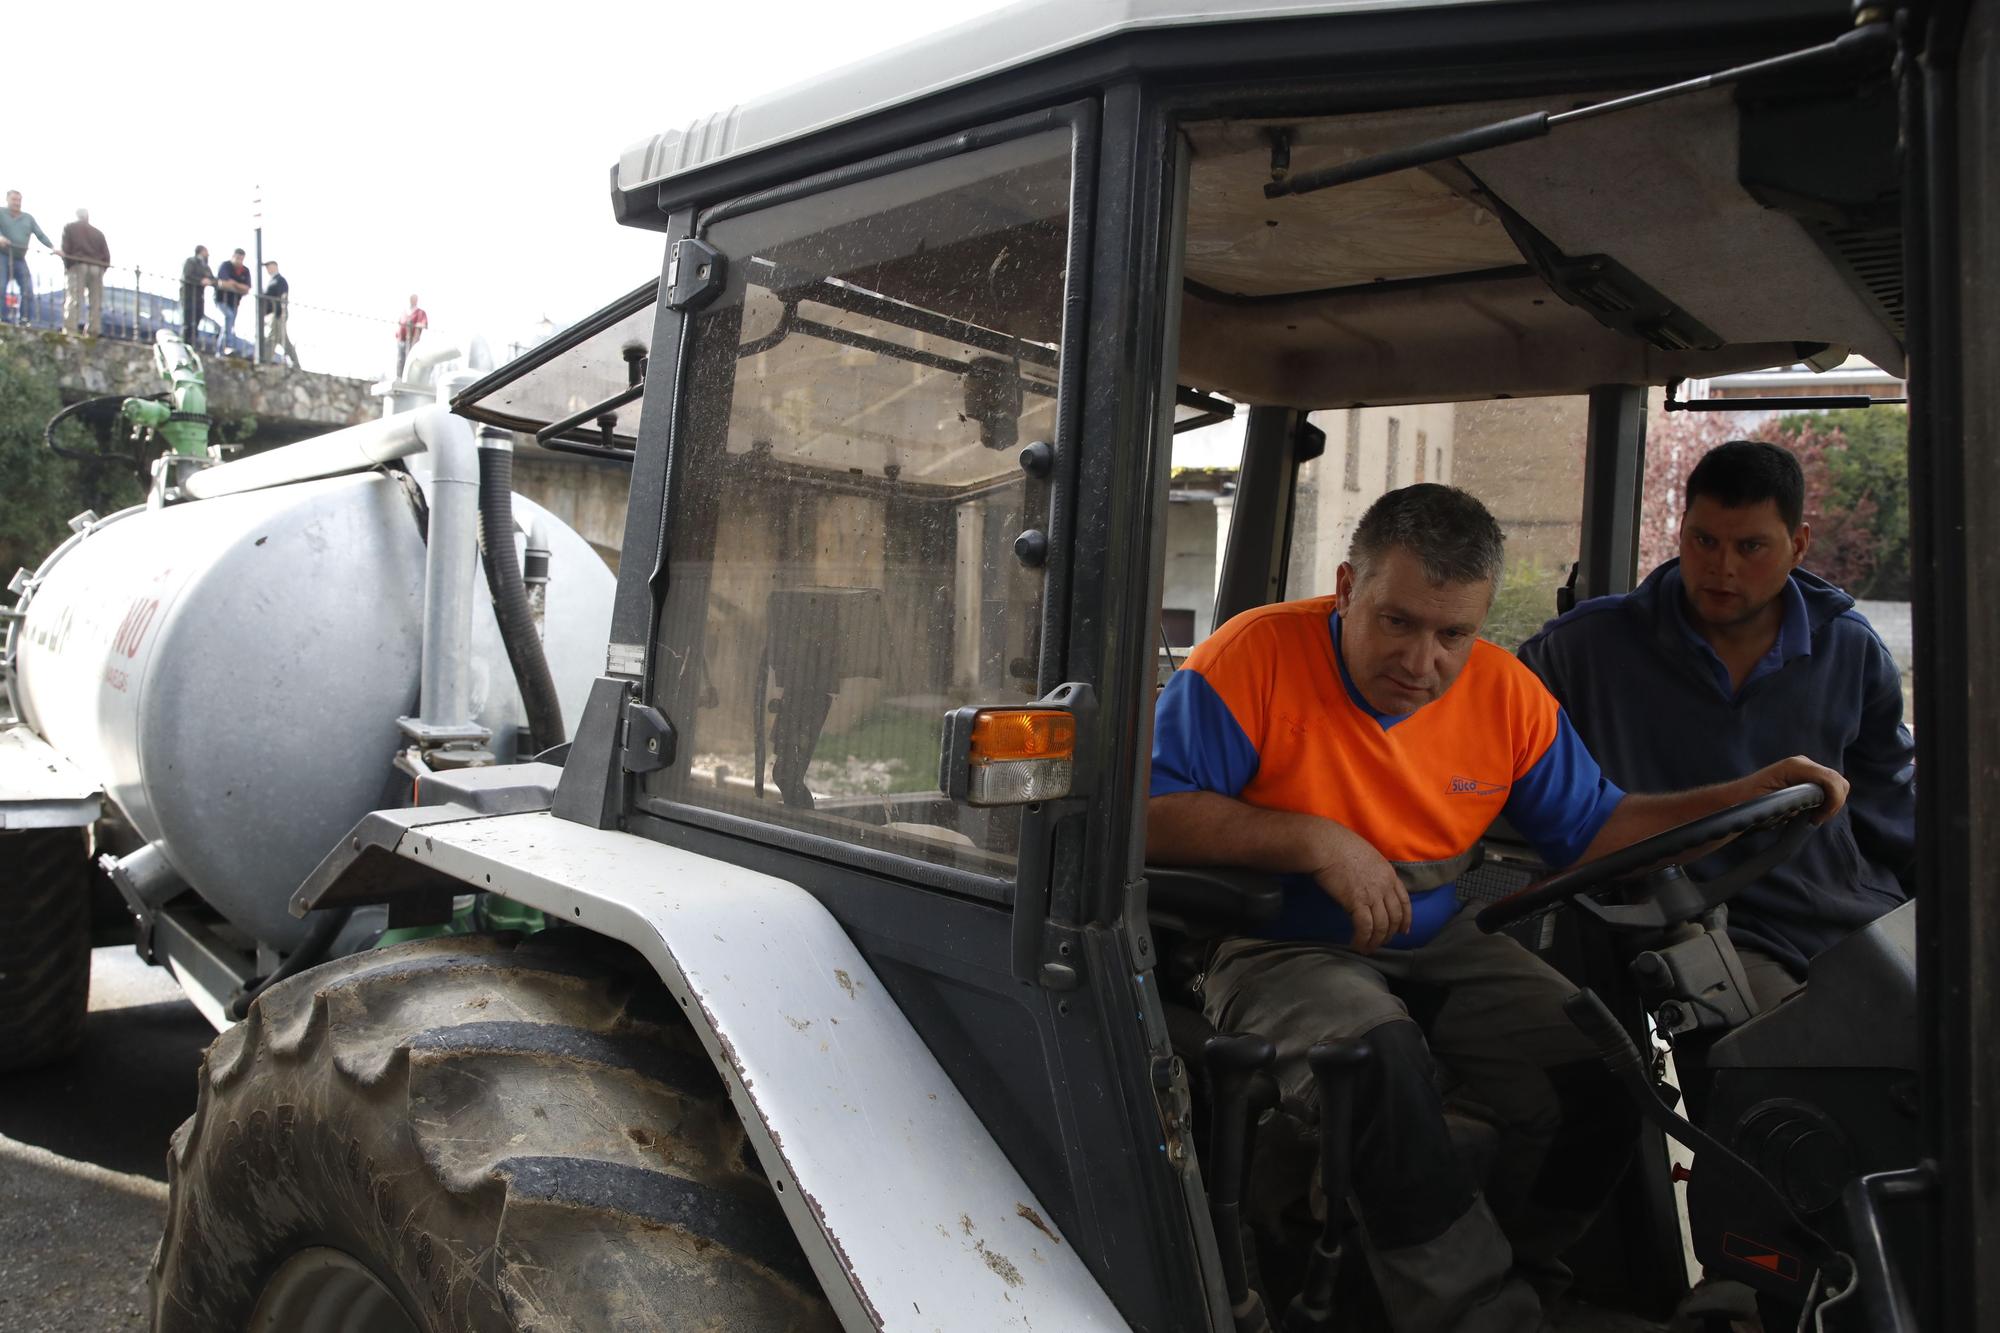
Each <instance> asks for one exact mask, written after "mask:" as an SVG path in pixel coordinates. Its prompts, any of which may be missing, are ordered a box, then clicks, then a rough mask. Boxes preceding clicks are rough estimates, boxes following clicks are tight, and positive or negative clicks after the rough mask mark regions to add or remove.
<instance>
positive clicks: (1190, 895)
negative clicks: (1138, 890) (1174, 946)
mask: <svg viewBox="0 0 2000 1333" xmlns="http://www.w3.org/2000/svg"><path fill="white" fill-rule="evenodd" d="M1146 886H1147V895H1146V917H1147V919H1148V920H1149V921H1150V922H1151V923H1152V924H1153V927H1154V929H1156V930H1164V931H1171V932H1172V933H1173V934H1175V935H1180V936H1184V937H1186V938H1188V939H1199V940H1211V939H1216V938H1219V937H1220V936H1223V935H1238V934H1247V933H1248V932H1250V931H1253V930H1255V929H1257V927H1259V926H1262V925H1266V924H1268V923H1270V922H1271V921H1274V920H1276V919H1277V916H1278V910H1279V908H1280V907H1282V906H1283V905H1284V900H1285V895H1284V890H1283V889H1282V888H1281V887H1279V884H1278V880H1277V877H1276V876H1273V875H1267V874H1264V873H1262V872H1261V871H1255V870H1235V869H1225V868H1221V867H1216V866H1154V865H1149V866H1147V867H1146Z"/></svg>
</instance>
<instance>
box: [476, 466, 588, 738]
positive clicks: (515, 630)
mask: <svg viewBox="0 0 2000 1333" xmlns="http://www.w3.org/2000/svg"><path fill="white" fill-rule="evenodd" d="M479 561H480V563H481V564H482V565H484V566H485V567H486V590H487V591H488V592H490V593H491V594H493V615H494V618H495V619H497V620H498V621H499V622H500V641H501V642H502V643H503V644H505V645H506V646H507V662H508V664H509V665H510V666H512V667H513V668H514V684H515V685H516V686H518V687H519V688H520V691H521V705H522V707H523V708H525V709H526V710H527V713H528V751H529V753H531V754H538V753H540V752H541V751H543V750H546V749H548V748H550V747H551V746H555V745H561V744H562V743H563V742H564V741H565V740H568V739H569V737H568V735H567V733H565V732H564V730H563V720H562V701H561V700H560V699H558V698H556V682H555V677H553V676H551V675H550V674H549V659H548V656H547V655H546V654H545V653H543V652H542V640H541V636H540V635H538V634H536V633H535V617H534V613H533V612H532V611H530V610H529V609H528V587H527V584H526V583H525V582H523V581H522V579H521V561H520V557H519V556H517V555H515V553H514V451H513V449H511V448H499V447H494V446H490V445H487V444H484V443H482V444H481V445H480V447H479Z"/></svg>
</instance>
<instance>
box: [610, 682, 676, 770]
mask: <svg viewBox="0 0 2000 1333" xmlns="http://www.w3.org/2000/svg"><path fill="white" fill-rule="evenodd" d="M677 742H678V737H676V736H675V734H674V724H673V723H671V722H669V721H667V716H666V714H665V713H662V712H661V711H660V710H659V709H657V708H654V707H653V706H652V705H650V704H642V703H640V702H639V701H638V700H637V699H633V700H630V701H628V702H627V703H626V705H625V744H624V747H623V749H624V754H623V763H624V768H625V771H626V772H627V773H652V772H654V771H656V770H658V769H662V768H665V767H666V766H667V765H668V764H671V763H673V762H674V747H675V745H676V744H677Z"/></svg>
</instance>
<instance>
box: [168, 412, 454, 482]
mask: <svg viewBox="0 0 2000 1333" xmlns="http://www.w3.org/2000/svg"><path fill="white" fill-rule="evenodd" d="M427 418H443V419H445V420H456V418H453V417H452V415H451V413H450V412H449V411H447V410H446V409H445V408H442V407H430V408H425V409H424V410H423V411H420V412H407V413H403V414H401V415H399V416H393V417H380V418H377V419H376V420H374V421H364V422H362V423H361V424H360V425H358V426H348V427H345V428H343V429H341V430H336V431H331V432H329V433H328V434H325V435H321V436H318V437H316V438H314V439H310V440H300V441H299V442H298V443H297V444H288V445H285V446H284V447H283V448H280V449H272V450H269V451H267V452H265V453H261V454H253V455H251V456H250V457H248V458H239V459H237V460H236V461H235V462H233V463H224V464H222V465H221V466H219V467H211V468H204V469H203V470H202V471H200V472H197V473H195V474H194V475H192V476H190V477H189V478H188V479H187V481H186V483H185V484H183V485H182V487H181V491H182V493H183V494H185V495H188V496H190V497H192V498H194V499H196V500H213V499H215V498H216V497H217V496H222V495H236V494H239V493H240V492H243V491H261V490H263V489H265V488H266V487H269V486H283V485H286V484H288V483H290V482H294V481H310V480H312V479H313V478H315V477H334V476H338V475H340V474H341V473H343V472H363V471H366V470H367V469H369V468H372V467H375V466H377V465H378V464H381V463H387V462H389V461H391V460H392V459H397V458H407V457H409V456H410V455H411V454H414V453H420V452H422V451H423V449H424V448H425V447H426V439H425V437H424V434H423V431H424V422H425V421H426V419H427ZM459 425H460V427H461V428H464V429H465V430H466V431H467V438H470V428H469V427H467V426H466V425H465V423H464V422H463V421H460V422H459ZM440 429H441V427H440V426H438V425H436V424H433V425H432V426H431V427H430V430H431V433H432V434H433V435H435V434H436V433H437V432H438V431H439V430H440Z"/></svg>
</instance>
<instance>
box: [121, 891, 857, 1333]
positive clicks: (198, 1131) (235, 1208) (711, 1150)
mask: <svg viewBox="0 0 2000 1333" xmlns="http://www.w3.org/2000/svg"><path fill="white" fill-rule="evenodd" d="M167 1170H168V1180H169V1184H170V1197H169V1203H168V1209H167V1227H166V1233H165V1235H164V1236H163V1237H162V1238H161V1241H160V1246H159V1249H158V1251H157V1252H156V1254H155V1256H154V1261H153V1274H152V1305H153V1328H154V1330H155V1333H197V1331H198V1333H216V1331H217V1330H239V1329H247V1330H271V1331H273V1333H275V1331H276V1330H285V1331H286V1333H293V1331H294V1330H296V1331H297V1333H334V1331H335V1330H346V1329H367V1330H370V1333H376V1331H377V1330H382V1331H383V1333H419V1331H421V1333H433V1331H435V1330H445V1329H453V1330H457V1329H481V1330H485V1329H535V1330H586V1329H624V1328H647V1329H664V1330H694V1329H720V1328H732V1329H734V1328H742V1329H760V1330H765V1329H768V1330H819V1329H833V1328H837V1327H838V1325H837V1323H836V1321H835V1319H834V1317H833V1314H832V1312H831V1311H830V1310H829V1309H828V1307H827V1305H826V1303H825V1301H824V1298H823V1297H822V1296H821V1294H820V1290H819V1287H818V1285H817V1284H816V1283H815V1282H814V1281H813V1278H812V1274H811V1272H810V1270H809V1269H808V1267H807V1265H806V1261H805V1257H804V1255H803V1254H802V1253H801V1252H800V1250H799V1247H798V1243H797V1241H796V1240H795V1239H794V1238H793V1236H792V1232H791V1228H790V1227H789V1226H788V1225H787V1223H786V1221H785V1219H784V1217H783V1215H782V1214H781V1212H780V1211H779V1208H778V1205H777V1200H776V1197H775V1196H774V1195H773V1193H772V1190H771V1186H770V1184H769V1182H767V1181H766V1179H765V1178H764V1176H763V1175H762V1174H761V1173H760V1171H759V1170H758V1168H757V1165H756V1162H755V1158H754V1156H753V1154H752V1153H751V1152H750V1150H749V1148H748V1146H747V1145H746V1143H745V1142H744V1136H743V1127H742V1125H741V1124H740V1123H739V1122H738V1120H737V1118H736V1115H735V1113H734V1111H733V1110H732V1109H731V1108H730V1105H729V1099H728V1097H727V1095H726V1093H725V1092H724V1089H723V1087H722V1083H721V1080H720V1079H719V1078H718V1076H717V1075H716V1073H715V1070H714V1068H713V1066H712V1065H711V1064H710V1063H709V1059H708V1057H707V1055H706V1054H704V1053H703V1051H702V1049H701V1047H700V1045H699V1044H698V1042H697V1041H696V1040H695V1038H694V1035H693V1033H692V1032H691V1031H690V1030H689V1028H688V1026H687V1023H686V1022H685V1020H684V1019H683V1018H682V1016H681V1011H680V1008H679V1006H677V1005H674V1004H672V1002H671V1000H670V999H669V997H668V996H667V994H666V992H665V989H664V988H663V987H662V986H661V985H660V984H659V981H658V979H657V978H656V977H655V976H654V975H653V973H652V971H651V969H649V968H648V967H647V966H646V964H645V962H644V961H643V960H642V959H641V958H640V957H639V956H638V955H637V954H635V953H633V952H631V951H630V950H627V949H625V948H624V947H623V946H622V945H618V944H616V943H615V942H612V941H608V940H604V939H601V938H599V937H596V936H592V935H590V934H588V933H587V932H584V931H582V930H576V929H562V928H558V929H554V930H550V931H546V932H543V933H542V934H539V935H533V936H528V937H525V938H523V937H520V936H515V935H456V936H445V937H442V938H437V939H427V940H417V941H412V942H410V943H408V944H402V945H397V946H394V947H392V948H388V949H381V950H377V951H375V952H372V953H366V954H358V955H355V956H352V957H349V958H344V959H340V960H337V961H335V962H331V963H327V964H325V965H324V966H321V967H318V968H314V969H313V970H311V971H308V972H304V973H301V974H300V975H298V976H297V977H294V978H292V979H291V980H289V981H285V982H281V983H279V984H278V985H276V986H274V987H272V988H271V990H270V991H268V992H267V993H266V994H264V995H263V996H261V997H260V998H259V999H258V1001H257V1002H256V1004H254V1005H253V1006H252V1007H251V1009H250V1013H249V1016H248V1017H247V1018H245V1019H244V1021H243V1022H242V1023H240V1024H238V1025H237V1026H235V1027H234V1028H231V1029H230V1030H229V1031H227V1032H225V1033H223V1034H222V1035H221V1036H220V1037H218V1038H217V1039H216V1040H215V1043H214V1045H212V1046H211V1047H210V1048H209V1050H208V1054H207V1056H206V1057H205V1058H204V1059H203V1062H202V1073H201V1078H200V1084H199V1092H198V1101H197V1103H196V1106H195V1113H194V1115H193V1116H191V1117H190V1118H189V1119H188V1120H187V1122H186V1123H185V1124H183V1125H182V1126H181V1127H180V1129H179V1130H177V1131H176V1132H175V1134H174V1138H173V1144H172V1148H171V1150H170V1152H169V1154H168V1161H167Z"/></svg>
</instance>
